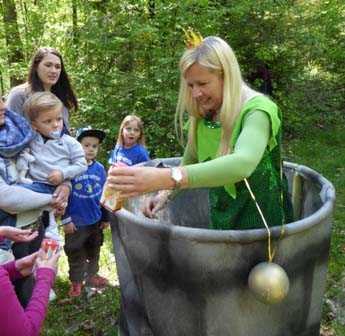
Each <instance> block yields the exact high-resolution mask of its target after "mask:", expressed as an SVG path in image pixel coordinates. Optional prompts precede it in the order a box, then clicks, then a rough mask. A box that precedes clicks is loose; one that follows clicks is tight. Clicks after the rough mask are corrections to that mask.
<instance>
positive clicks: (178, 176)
mask: <svg viewBox="0 0 345 336" xmlns="http://www.w3.org/2000/svg"><path fill="white" fill-rule="evenodd" d="M170 177H171V179H172V180H173V181H174V183H175V186H174V189H179V188H180V187H181V182H182V178H183V176H182V171H181V169H180V168H178V167H172V168H171V169H170Z"/></svg>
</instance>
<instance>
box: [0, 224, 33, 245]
mask: <svg viewBox="0 0 345 336" xmlns="http://www.w3.org/2000/svg"><path fill="white" fill-rule="evenodd" d="M0 235H1V236H4V237H6V238H7V239H10V240H13V241H14V242H17V243H18V242H29V241H31V240H33V239H35V238H36V237H37V236H38V232H37V231H34V232H32V231H31V230H22V229H19V228H15V227H12V226H2V227H0Z"/></svg>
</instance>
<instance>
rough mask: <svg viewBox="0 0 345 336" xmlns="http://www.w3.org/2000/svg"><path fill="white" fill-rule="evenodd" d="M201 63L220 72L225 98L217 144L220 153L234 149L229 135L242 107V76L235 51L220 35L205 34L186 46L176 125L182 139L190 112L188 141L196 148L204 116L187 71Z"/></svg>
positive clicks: (210, 69) (182, 64) (212, 70)
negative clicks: (200, 124)
mask: <svg viewBox="0 0 345 336" xmlns="http://www.w3.org/2000/svg"><path fill="white" fill-rule="evenodd" d="M195 63H197V64H199V65H201V66H203V67H205V68H206V69H207V70H208V71H210V72H212V73H215V74H218V75H219V76H220V77H221V78H222V80H223V102H222V106H221V108H220V112H219V121H220V123H221V127H222V132H221V140H220V144H219V147H218V155H219V156H220V155H225V154H227V153H230V152H231V150H232V149H231V148H230V139H231V134H232V129H233V126H234V122H235V120H236V117H237V116H238V114H239V112H240V107H241V89H242V83H243V81H242V76H241V71H240V67H239V64H238V62H237V59H236V56H235V53H234V52H233V50H232V49H231V47H230V46H229V45H228V44H227V43H226V42H225V41H224V40H222V39H221V38H219V37H215V36H209V37H206V38H205V39H204V40H203V41H202V42H201V44H199V45H198V46H197V47H195V48H191V49H187V50H186V51H185V52H184V54H183V55H182V57H181V60H180V64H179V68H180V73H181V80H180V90H179V96H178V102H177V107H176V115H175V127H176V131H177V134H178V136H179V138H180V140H181V142H182V143H183V142H184V139H183V123H184V118H183V116H184V113H185V112H188V114H189V120H190V124H189V131H188V142H189V143H190V145H191V148H192V149H193V150H194V152H195V148H196V147H195V140H196V127H197V121H198V119H201V118H202V117H201V115H202V114H201V111H200V110H199V108H198V105H197V103H196V101H195V99H193V97H192V93H191V90H190V89H189V88H188V86H187V83H186V80H185V77H184V76H185V73H186V71H187V70H188V69H189V68H190V67H191V66H192V65H193V64H195Z"/></svg>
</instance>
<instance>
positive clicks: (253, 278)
mask: <svg viewBox="0 0 345 336" xmlns="http://www.w3.org/2000/svg"><path fill="white" fill-rule="evenodd" d="M248 285H249V288H250V290H251V291H252V293H253V294H254V295H255V297H256V298H257V299H258V300H259V301H261V302H263V303H266V304H274V303H279V302H281V301H282V300H284V298H285V297H286V295H287V294H288V292H289V278H288V276H287V274H286V272H285V271H284V269H283V268H282V267H281V266H279V265H277V264H275V263H272V262H262V263H260V264H258V265H256V266H255V267H254V268H253V269H252V270H251V271H250V273H249V278H248Z"/></svg>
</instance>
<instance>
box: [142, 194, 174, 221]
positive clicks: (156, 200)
mask: <svg viewBox="0 0 345 336" xmlns="http://www.w3.org/2000/svg"><path fill="white" fill-rule="evenodd" d="M170 194H171V191H170V190H163V191H160V192H159V193H158V194H157V195H155V196H152V197H150V198H149V199H148V200H147V201H146V202H145V203H144V206H143V208H142V212H143V214H144V215H145V216H146V217H149V218H154V217H156V214H157V212H158V211H159V210H161V209H162V208H163V207H164V206H165V204H166V203H167V201H168V198H169V195H170Z"/></svg>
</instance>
